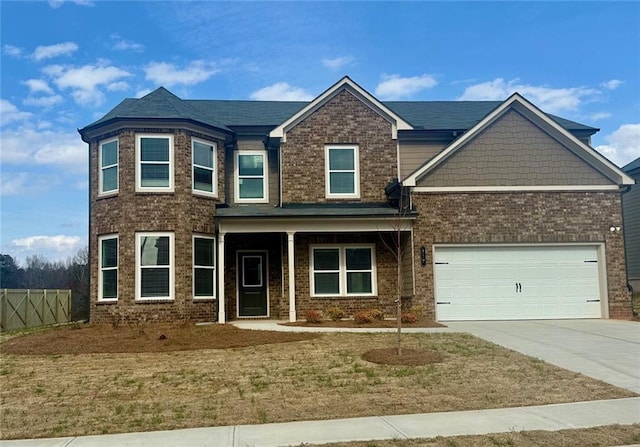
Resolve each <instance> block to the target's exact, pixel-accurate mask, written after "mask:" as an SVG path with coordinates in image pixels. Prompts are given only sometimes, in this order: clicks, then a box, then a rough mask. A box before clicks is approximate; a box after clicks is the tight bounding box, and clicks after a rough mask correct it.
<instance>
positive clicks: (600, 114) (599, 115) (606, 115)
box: [588, 112, 611, 121]
mask: <svg viewBox="0 0 640 447" xmlns="http://www.w3.org/2000/svg"><path fill="white" fill-rule="evenodd" d="M588 118H589V120H591V121H599V120H604V119H607V118H611V113H609V112H595V113H592V114H591V115H589V117H588Z"/></svg>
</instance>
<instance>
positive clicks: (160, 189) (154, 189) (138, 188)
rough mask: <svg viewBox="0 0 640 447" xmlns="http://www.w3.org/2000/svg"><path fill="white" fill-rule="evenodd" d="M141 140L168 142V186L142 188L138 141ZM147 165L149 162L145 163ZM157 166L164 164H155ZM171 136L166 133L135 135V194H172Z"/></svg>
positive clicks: (172, 163) (172, 162)
mask: <svg viewBox="0 0 640 447" xmlns="http://www.w3.org/2000/svg"><path fill="white" fill-rule="evenodd" d="M142 138H165V139H168V140H169V162H168V163H169V186H162V187H160V186H153V187H150V186H142V169H141V165H142V160H141V159H140V158H141V152H142V151H141V150H140V140H141V139H142ZM146 163H149V162H146ZM157 163H158V164H164V163H165V162H157ZM173 170H174V160H173V135H172V134H166V133H159V134H151V133H149V134H136V192H173V185H174V182H173Z"/></svg>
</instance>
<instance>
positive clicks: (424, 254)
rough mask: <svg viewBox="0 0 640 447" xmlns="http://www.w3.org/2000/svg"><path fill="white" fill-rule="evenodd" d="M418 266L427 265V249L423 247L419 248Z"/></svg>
mask: <svg viewBox="0 0 640 447" xmlns="http://www.w3.org/2000/svg"><path fill="white" fill-rule="evenodd" d="M420 264H422V265H423V266H424V265H427V249H426V248H424V246H422V247H420Z"/></svg>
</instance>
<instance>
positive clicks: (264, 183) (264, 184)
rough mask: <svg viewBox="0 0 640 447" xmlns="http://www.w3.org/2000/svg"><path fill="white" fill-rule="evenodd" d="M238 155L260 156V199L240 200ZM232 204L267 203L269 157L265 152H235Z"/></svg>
mask: <svg viewBox="0 0 640 447" xmlns="http://www.w3.org/2000/svg"><path fill="white" fill-rule="evenodd" d="M240 155H261V156H262V159H263V162H262V169H263V172H262V192H263V193H264V196H263V197H262V198H255V199H254V198H251V199H241V198H240V160H239V158H240ZM233 171H234V172H233V180H234V182H233V183H234V185H235V186H234V202H235V203H269V157H268V154H267V151H255V150H241V151H237V152H236V153H235V156H234V169H233ZM254 178H255V177H254Z"/></svg>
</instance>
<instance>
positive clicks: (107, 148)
mask: <svg viewBox="0 0 640 447" xmlns="http://www.w3.org/2000/svg"><path fill="white" fill-rule="evenodd" d="M99 159H100V179H99V181H98V183H99V185H100V186H99V192H98V194H100V195H103V194H114V193H117V192H118V140H117V139H115V140H110V141H104V142H101V143H100V151H99Z"/></svg>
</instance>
